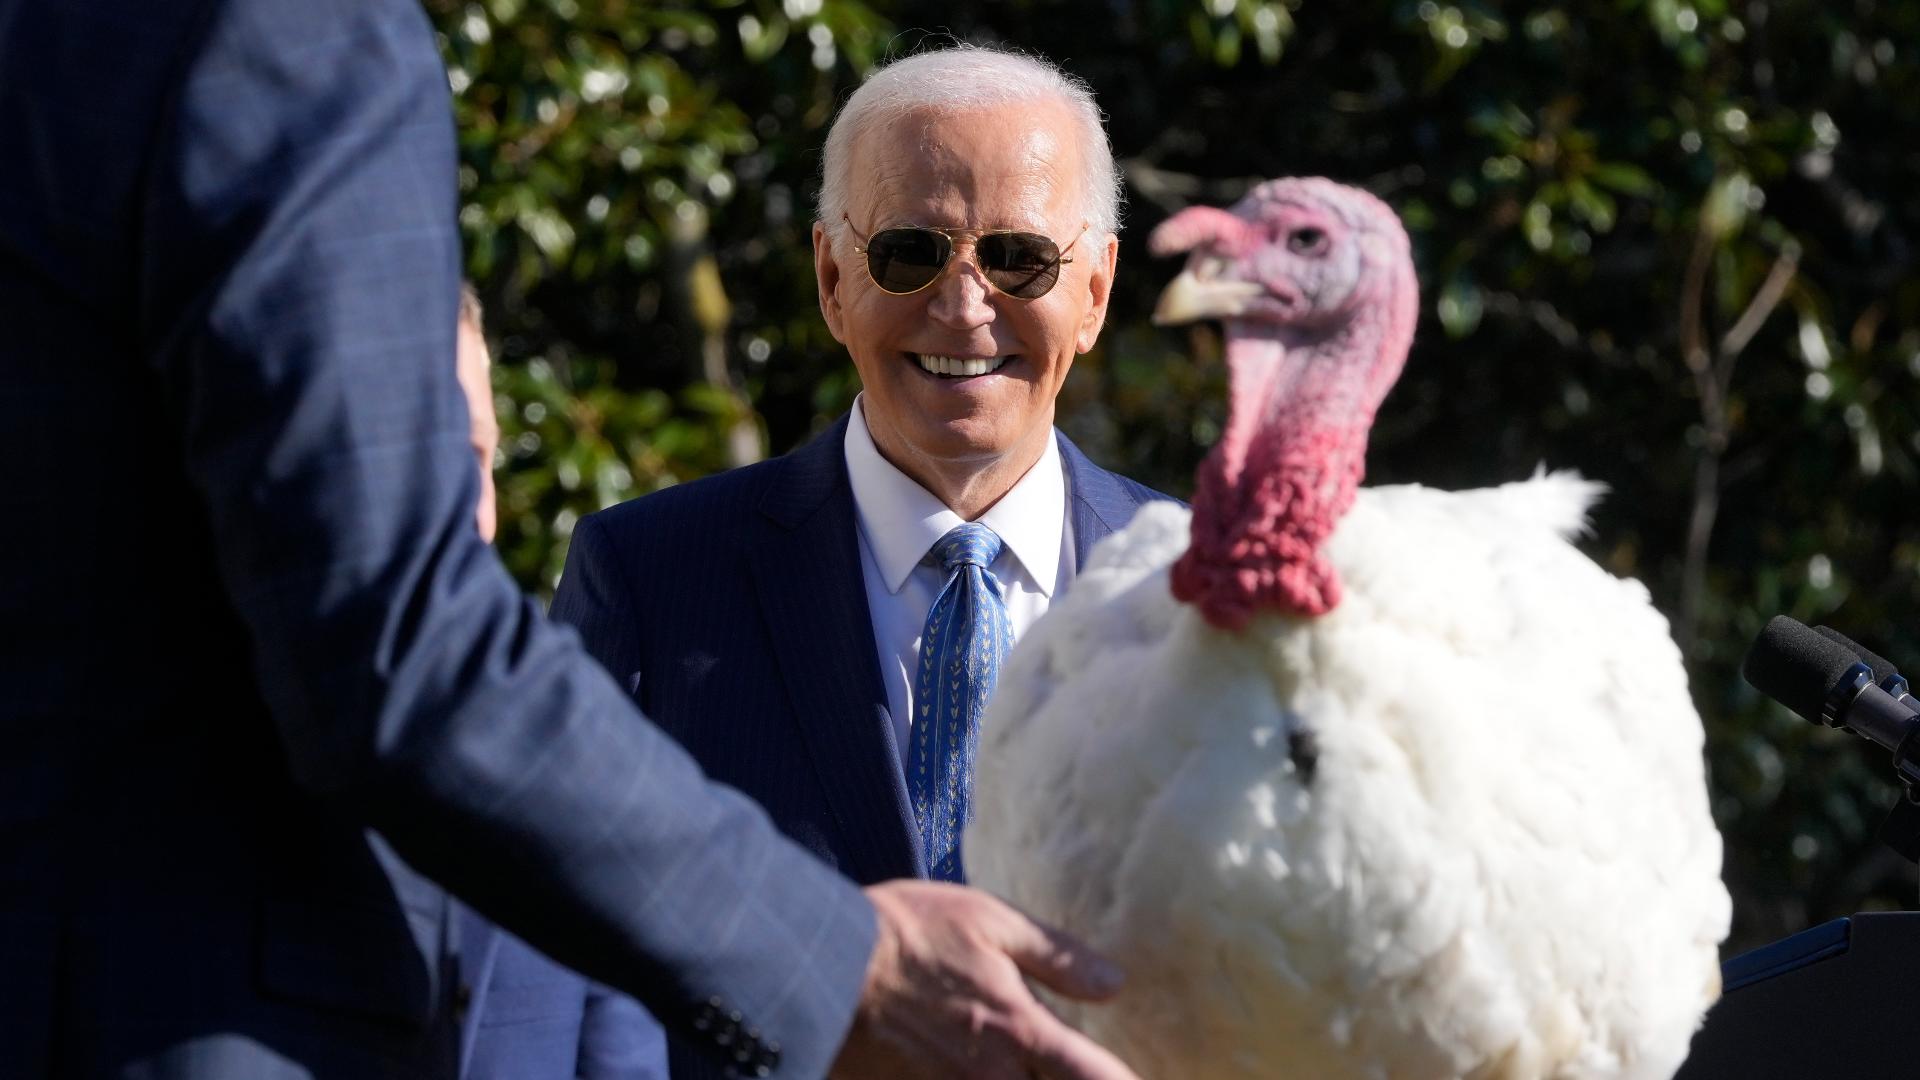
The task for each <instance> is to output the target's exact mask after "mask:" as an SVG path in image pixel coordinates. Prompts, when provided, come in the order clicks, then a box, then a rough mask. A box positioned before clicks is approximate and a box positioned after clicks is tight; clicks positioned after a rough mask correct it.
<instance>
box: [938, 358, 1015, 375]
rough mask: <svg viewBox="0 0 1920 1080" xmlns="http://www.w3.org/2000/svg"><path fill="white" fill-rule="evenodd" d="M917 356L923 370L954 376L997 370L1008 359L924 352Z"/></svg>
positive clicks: (980, 373)
mask: <svg viewBox="0 0 1920 1080" xmlns="http://www.w3.org/2000/svg"><path fill="white" fill-rule="evenodd" d="M917 358H918V360H919V361H920V368H921V370H923V371H928V372H932V373H933V374H935V375H954V376H970V375H985V374H987V373H988V372H990V371H998V370H999V369H1000V367H1001V366H1002V365H1004V364H1005V363H1006V362H1007V360H1008V359H1009V358H1008V357H1005V356H996V357H993V358H991V359H986V358H980V357H973V358H968V357H957V356H933V355H930V354H926V353H922V354H919V355H918V357H917Z"/></svg>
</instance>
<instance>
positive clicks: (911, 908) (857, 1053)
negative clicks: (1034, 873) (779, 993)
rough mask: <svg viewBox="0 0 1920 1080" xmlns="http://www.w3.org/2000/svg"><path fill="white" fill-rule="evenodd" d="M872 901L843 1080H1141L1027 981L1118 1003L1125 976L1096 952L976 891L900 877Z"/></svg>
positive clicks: (839, 1066) (840, 1064)
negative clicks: (868, 948)
mask: <svg viewBox="0 0 1920 1080" xmlns="http://www.w3.org/2000/svg"><path fill="white" fill-rule="evenodd" d="M866 894H867V899H869V900H871V901H872V902H873V907H874V910H875V912H877V913H878V915H879V920H880V935H879V940H878V942H877V943H876V944H875V945H874V950H873V958H872V959H871V960H869V961H868V962H867V981H866V985H865V987H864V988H863V989H862V992H861V996H860V1007H859V1009H858V1011H856V1012H855V1014H854V1020H853V1030H852V1031H851V1032H849V1033H848V1035H847V1041H846V1042H845V1043H844V1044H843V1045H842V1046H841V1048H840V1056H839V1058H838V1059H837V1060H836V1061H835V1062H834V1068H833V1075H834V1076H835V1077H838V1078H845V1080H854V1078H862V1077H876V1078H877V1077H919V1076H925V1077H952V1076H967V1077H978V1078H982V1080H991V1078H995V1077H1008V1078H1016V1080H1025V1078H1028V1077H1036V1076H1040V1077H1050V1078H1060V1080H1138V1078H1137V1077H1136V1076H1134V1074H1133V1071H1132V1070H1131V1069H1128V1068H1127V1067H1126V1066H1125V1065H1124V1064H1122V1063H1121V1062H1120V1060H1119V1059H1118V1058H1116V1057H1114V1056H1113V1055H1112V1054H1111V1053H1109V1052H1107V1051H1106V1050H1105V1049H1103V1048H1102V1047H1101V1046H1099V1045H1098V1044H1097V1043H1095V1042H1094V1041H1093V1040H1091V1039H1089V1038H1087V1037H1086V1036H1085V1035H1082V1034H1080V1033H1079V1032H1078V1031H1075V1030H1074V1029H1073V1028H1071V1027H1068V1026H1067V1025H1066V1024H1065V1023H1064V1022H1062V1021H1061V1020H1060V1018H1059V1017H1057V1016H1055V1015H1053V1013H1051V1012H1049V1011H1048V1010H1047V1008H1046V1006H1044V1005H1042V1004H1041V1003H1040V1002H1039V1001H1038V1000H1037V999H1036V998H1035V997H1034V996H1033V994H1032V992H1031V991H1029V990H1028V989H1027V985H1026V983H1025V981H1024V980H1023V979H1022V976H1023V975H1025V976H1030V977H1032V978H1033V979H1035V980H1036V981H1038V982H1040V983H1041V984H1043V985H1045V986H1047V987H1048V988H1050V989H1052V990H1055V991H1057V992H1059V993H1061V994H1063V995H1065V996H1067V997H1071V998H1078V999H1081V1000H1086V1001H1097V1000H1102V999H1105V998H1109V997H1112V996H1113V994H1114V993H1115V992H1116V991H1118V990H1119V988H1120V981H1121V976H1120V972H1119V970H1118V969H1116V968H1115V967H1114V966H1113V965H1112V964H1110V963H1108V962H1107V961H1106V960H1104V959H1102V958H1101V957H1100V956H1098V955H1097V954H1095V953H1094V952H1093V951H1092V950H1091V949H1089V948H1087V947H1086V946H1085V945H1082V944H1081V943H1079V942H1078V941H1075V940H1074V939H1073V938H1071V937H1069V936H1067V935H1066V934H1063V933H1061V932H1060V931H1057V930H1053V929H1051V928H1049V927H1046V926H1042V925H1040V924H1039V923H1036V922H1034V921H1033V920H1031V919H1029V918H1027V917H1026V916H1025V915H1022V914H1020V913H1019V912H1018V911H1015V910H1014V909H1013V908H1011V907H1009V906H1007V905H1006V904H1004V903H1002V902H1000V901H999V900H997V899H995V898H994V897H992V896H989V895H988V894H986V893H983V892H980V891H978V890H975V889H967V888H962V887H960V886H957V885H947V884H942V883H940V882H932V881H891V882H886V883H883V884H880V885H873V886H869V887H868V888H867V889H866Z"/></svg>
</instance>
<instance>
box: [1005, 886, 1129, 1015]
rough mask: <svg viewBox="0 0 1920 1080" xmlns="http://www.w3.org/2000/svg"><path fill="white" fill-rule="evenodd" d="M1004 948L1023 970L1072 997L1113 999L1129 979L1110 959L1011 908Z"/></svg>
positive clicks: (1009, 909)
mask: <svg viewBox="0 0 1920 1080" xmlns="http://www.w3.org/2000/svg"><path fill="white" fill-rule="evenodd" d="M1007 914H1008V918H1007V919H1006V921H1005V923H1004V926H1003V929H1002V938H1001V942H1000V945H1001V947H1002V948H1004V949H1005V950H1006V951H1007V955H1008V956H1009V957H1011V958H1012V959H1013V962H1014V963H1015V964H1016V965H1018V966H1019V968H1020V970H1021V971H1022V972H1024V973H1026V974H1027V975H1029V976H1031V977H1032V978H1034V979H1035V980H1037V981H1038V982H1040V983H1041V984H1042V985H1044V986H1046V987H1048V988H1050V989H1052V990H1057V991H1059V992H1060V993H1062V994H1065V995H1066V996H1068V997H1072V998H1080V999H1083V1000H1088V1001H1099V1000H1103V999H1105V998H1110V997H1112V996H1113V995H1114V994H1116V993H1118V992H1119V990H1120V984H1121V983H1123V982H1125V981H1126V976H1125V975H1124V974H1122V973H1121V971H1120V969H1119V968H1118V967H1117V966H1115V965H1114V963H1113V962H1112V961H1110V960H1108V959H1107V958H1106V957H1104V956H1101V955H1100V954H1099V953H1097V952H1095V951H1094V950H1093V949H1092V948H1091V947H1090V946H1088V945H1087V944H1085V943H1084V942H1082V941H1080V939H1078V938H1076V937H1074V936H1073V935H1072V934H1069V933H1067V932H1066V931H1064V930H1055V929H1054V928H1053V927H1051V926H1048V925H1046V924H1044V923H1039V922H1035V921H1034V920H1032V919H1029V918H1027V917H1026V916H1025V915H1023V914H1021V913H1020V912H1018V911H1016V910H1014V909H1012V908H1007Z"/></svg>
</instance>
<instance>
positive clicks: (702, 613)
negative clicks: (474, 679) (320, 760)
mask: <svg viewBox="0 0 1920 1080" xmlns="http://www.w3.org/2000/svg"><path fill="white" fill-rule="evenodd" d="M846 426H847V420H846V418H845V417H842V418H841V420H840V422H839V423H837V424H835V425H834V426H833V427H832V428H830V429H828V430H827V431H826V432H824V433H823V434H821V435H820V436H819V437H817V438H815V439H814V440H812V441H811V442H809V443H807V444H806V445H805V446H802V447H801V448H799V449H798V450H795V451H794V452H793V453H791V454H788V455H786V456H784V457H780V458H776V459H774V460H772V461H767V462H762V463H760V464H758V465H752V466H748V467H746V468H742V469H735V470H732V471H730V472H726V473H721V474H719V475H717V476H712V477H708V478H706V479H704V480H698V481H695V482H693V483H689V484H683V485H680V486H678V487H672V488H668V489H666V490H664V491H660V492H656V493H655V494H652V495H648V496H645V497H644V498H640V499H635V500H633V501H631V502H627V503H623V504H621V505H619V506H615V507H612V508H610V509H607V510H603V511H601V512H600V513H597V514H591V515H588V516H587V517H585V518H583V519H581V521H580V524H579V525H578V527H577V528H576V529H575V530H574V534H573V543H572V547H571V549H570V550H569V552H568V554H567V565H566V570H565V572H564V573H563V574H562V576H561V579H560V589H559V592H558V593H557V594H556V595H555V596H554V600H553V608H552V614H553V616H554V617H555V618H557V619H560V620H562V621H565V622H568V623H572V624H573V625H574V626H577V627H578V628H579V629H580V634H581V637H582V639H583V640H584V641H585V642H586V646H587V650H588V651H589V652H591V653H592V654H593V655H594V656H595V658H597V659H598V660H599V661H600V662H601V663H602V664H603V665H605V666H606V668H607V670H608V671H609V672H611V673H612V674H613V676H614V678H615V679H616V680H618V681H619V683H620V684H621V686H622V687H623V688H624V689H625V690H626V691H627V693H629V694H630V695H632V696H633V698H634V700H636V701H637V702H639V704H640V706H641V708H642V709H643V710H644V711H645V712H646V713H647V715H648V716H651V717H653V718H654V719H655V720H656V721H657V722H658V723H659V724H660V726H661V727H663V728H665V729H666V730H667V731H668V732H670V733H671V734H673V735H674V737H675V738H677V739H679V740H680V742H681V743H682V744H683V745H685V746H686V747H687V749H688V750H690V751H691V752H692V753H693V756H694V757H695V759H697V760H698V761H699V762H700V764H701V766H702V767H703V768H705V769H706V770H707V775H709V776H711V777H713V778H714V779H716V780H720V781H723V782H725V783H728V784H731V785H733V786H735V787H737V788H739V789H740V790H741V791H743V792H745V793H747V794H748V795H751V796H753V798H755V799H756V800H758V801H759V802H760V803H761V805H763V806H765V807H766V808H767V811H768V812H769V813H770V814H771V815H772V817H773V820H774V822H775V823H776V824H777V825H779V826H780V828H782V829H783V830H785V831H786V832H787V834H788V835H789V836H791V837H792V838H793V839H795V840H797V841H799V842H800V843H801V844H802V845H804V846H805V847H806V848H807V849H808V850H810V851H812V852H813V853H814V854H815V855H817V856H819V857H820V859H821V860H822V861H824V862H826V863H827V864H828V865H830V866H833V867H835V868H837V869H839V870H840V872H841V873H843V874H845V875H847V876H848V877H850V878H852V879H853V880H854V881H857V882H860V883H862V884H867V883H872V882H877V881H883V880H886V879H889V878H900V877H925V876H926V868H925V860H924V858H923V857H922V855H921V853H920V851H919V848H918V842H917V840H916V835H917V834H916V832H915V830H914V828H913V810H912V806H911V803H909V801H908V798H907V791H906V786H905V780H904V779H903V778H902V775H901V771H900V766H899V763H898V762H899V756H898V754H897V752H896V750H895V744H894V735H893V724H892V720H891V718H890V715H889V712H888V707H887V695H886V688H885V686H884V685H883V684H882V682H881V679H880V664H879V659H878V657H877V655H876V652H875V646H874V640H873V623H872V620H871V617H870V616H869V614H868V612H867V599H866V588H865V585H864V580H863V578H862V576H861V569H860V547H859V541H858V539H857V536H856V529H857V528H858V525H857V515H856V511H855V509H854V504H853V489H852V486H851V484H850V483H849V481H848V478H847V467H846V457H845V453H844V450H843V446H844V442H845V437H846ZM1058 438H1059V443H1060V456H1061V461H1062V463H1063V465H1064V468H1065V470H1066V474H1067V492H1068V502H1069V506H1070V510H1069V517H1070V520H1071V521H1072V524H1073V542H1074V554H1075V558H1076V562H1079V563H1084V562H1085V561H1086V558H1087V553H1088V552H1089V551H1090V550H1091V549H1092V547H1093V545H1094V544H1095V543H1097V542H1098V541H1100V540H1101V539H1103V538H1105V537H1106V536H1108V535H1109V534H1111V533H1112V532H1114V531H1115V530H1117V529H1119V528H1121V527H1123V526H1124V525H1126V523H1127V522H1128V521H1130V520H1132V518H1133V514H1134V511H1135V510H1137V509H1139V507H1140V506H1141V504H1143V503H1145V502H1148V501H1150V500H1156V499H1165V498H1167V496H1165V495H1162V494H1160V493H1159V492H1157V491H1154V490H1152V489H1151V488H1147V487H1145V486H1143V485H1141V484H1137V483H1135V482H1133V481H1132V480H1129V479H1127V478H1126V477H1123V476H1120V475H1118V474H1117V473H1112V472H1108V471H1107V470H1105V469H1102V468H1100V467H1099V466H1097V465H1094V464H1093V463H1092V462H1091V461H1089V460H1088V459H1087V457H1086V455H1084V454H1082V453H1081V452H1080V450H1079V448H1078V447H1076V446H1074V445H1073V443H1072V442H1070V441H1069V440H1068V439H1067V438H1066V436H1064V435H1061V436H1058ZM513 955H514V956H515V957H516V958H517V959H516V964H521V965H524V964H525V963H528V962H533V963H537V962H538V957H533V956H531V954H527V953H525V952H524V951H516V952H515V953H514V954H513ZM517 970H518V971H519V973H518V974H517V975H516V976H515V978H516V981H524V980H526V979H528V978H530V977H531V976H529V975H528V974H527V973H526V972H525V970H524V968H519V969H517ZM584 992H585V987H584V983H577V984H576V987H575V989H574V990H573V991H571V992H569V993H568V994H566V995H564V996H559V997H555V998H552V999H550V1000H547V1001H530V1000H526V999H524V998H522V999H520V1000H518V1001H516V1002H515V1003H514V1004H512V1005H508V1004H506V1003H503V1002H489V1001H487V1000H485V999H484V998H478V997H477V998H476V1009H477V1010H478V1013H479V1016H480V1019H481V1022H482V1023H485V1024H489V1025H501V1026H503V1027H504V1028H505V1029H507V1032H506V1033H507V1034H508V1037H509V1038H511V1033H512V1031H513V1030H514V1029H517V1030H518V1031H519V1032H521V1033H523V1037H525V1038H550V1037H551V1035H552V1031H553V1029H552V1027H551V1026H548V1027H545V1028H541V1027H536V1026H533V1025H530V1024H528V1023H527V1021H529V1020H531V1019H534V1018H535V1017H537V1016H550V1015H551V1014H552V1013H553V1012H554V1011H555V1010H558V1009H563V1008H564V1009H566V1010H567V1011H568V1012H569V1013H570V1014H572V1015H578V1014H579V1012H580V1008H579V1001H578V1000H577V999H578V997H579V996H580V995H581V994H583V993H584ZM617 1026H618V1025H604V1026H603V1027H602V1028H601V1029H600V1030H601V1032H603V1033H606V1034H604V1035H603V1036H602V1037H608V1038H611V1037H613V1036H612V1035H611V1034H610V1033H611V1031H612V1030H613V1029H614V1028H615V1027H617ZM560 1034H561V1037H560V1041H559V1042H558V1043H556V1044H554V1046H553V1052H552V1053H550V1054H548V1055H547V1056H546V1057H545V1060H548V1061H560V1062H563V1063H564V1067H567V1068H571V1067H572V1065H571V1062H572V1060H573V1058H572V1055H573V1053H574V1052H575V1048H576V1042H575V1040H574V1039H573V1038H572V1035H573V1032H572V1031H562V1032H561V1033H560ZM500 1036H501V1032H489V1034H488V1036H487V1041H490V1042H493V1043H494V1045H495V1046H496V1047H500V1046H501V1042H500ZM592 1037H593V1033H589V1034H588V1038H587V1040H586V1041H587V1042H588V1043H590V1042H591V1039H592ZM622 1041H623V1042H625V1041H629V1038H628V1037H623V1039H622ZM510 1049H511V1050H513V1051H524V1050H525V1049H526V1048H525V1047H524V1046H521V1047H513V1048H510ZM582 1049H583V1050H590V1049H591V1046H589V1045H584V1044H583V1045H582ZM500 1052H501V1050H499V1049H495V1050H491V1051H489V1050H487V1049H485V1048H484V1047H483V1050H482V1052H481V1054H480V1056H479V1057H478V1059H477V1060H476V1065H477V1066H478V1067H477V1068H476V1069H475V1073H474V1075H475V1078H476V1080H482V1078H484V1080H492V1078H494V1077H503V1076H505V1075H507V1073H506V1072H505V1071H503V1070H502V1069H500V1068H499V1067H498V1065H497V1063H496V1062H494V1061H493V1060H491V1056H492V1055H493V1054H498V1053H500ZM535 1056H536V1057H537V1056H538V1055H535ZM599 1056H602V1057H603V1056H604V1055H599ZM672 1058H673V1064H672V1068H673V1074H674V1075H675V1076H676V1077H682V1078H685V1077H688V1076H697V1075H702V1074H704V1073H705V1072H707V1069H706V1067H705V1066H704V1065H703V1064H702V1063H701V1062H699V1061H697V1060H695V1059H693V1058H692V1057H691V1055H690V1054H689V1053H687V1050H686V1048H685V1047H683V1046H681V1045H680V1044H679V1043H678V1042H677V1041H676V1042H675V1044H674V1046H673V1049H672ZM519 1060H527V1058H525V1057H521V1058H519ZM542 1075H568V1074H564V1073H561V1072H559V1071H552V1072H549V1073H543V1074H542ZM590 1075H606V1076H626V1075H629V1074H628V1073H624V1072H620V1071H618V1070H610V1071H608V1072H606V1073H595V1074H590ZM636 1075H637V1074H636Z"/></svg>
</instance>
